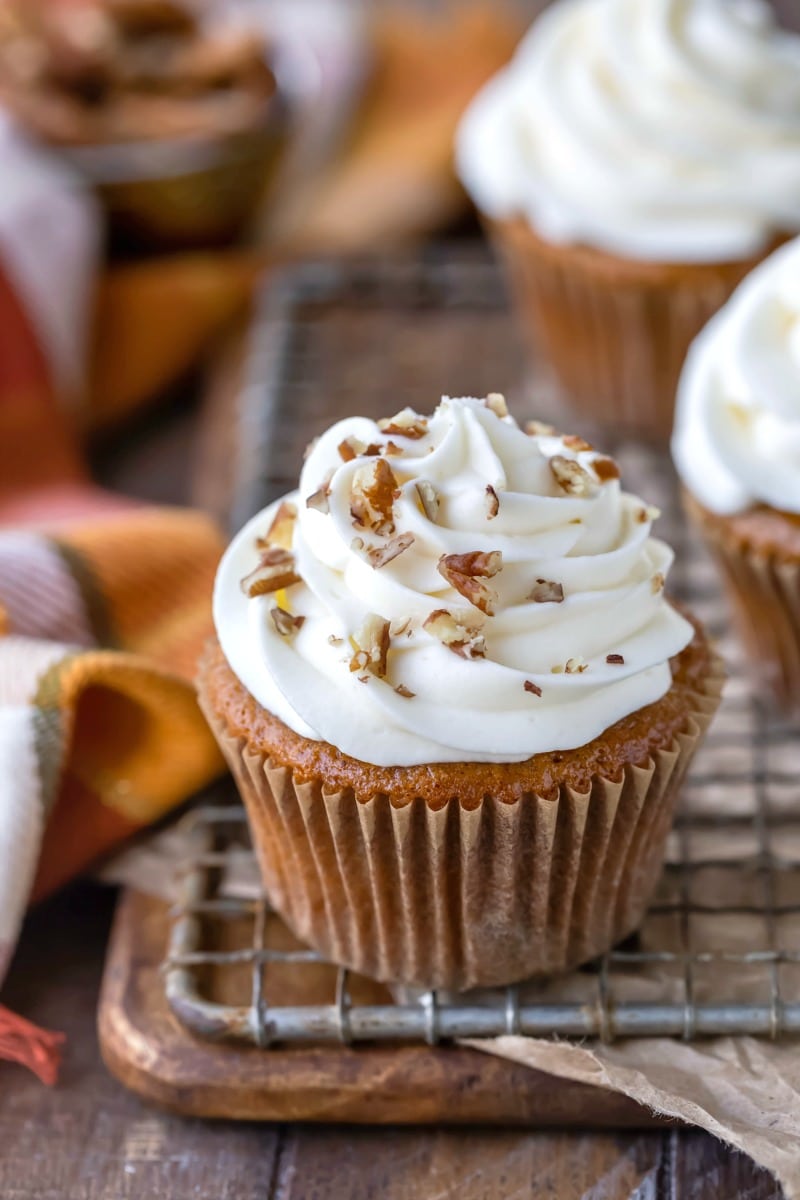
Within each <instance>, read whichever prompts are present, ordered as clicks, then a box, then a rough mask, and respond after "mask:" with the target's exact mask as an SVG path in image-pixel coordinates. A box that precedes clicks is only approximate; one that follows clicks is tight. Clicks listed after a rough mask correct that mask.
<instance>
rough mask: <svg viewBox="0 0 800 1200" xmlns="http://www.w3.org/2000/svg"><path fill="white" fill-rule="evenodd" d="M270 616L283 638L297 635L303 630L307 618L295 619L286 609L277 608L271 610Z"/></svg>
mask: <svg viewBox="0 0 800 1200" xmlns="http://www.w3.org/2000/svg"><path fill="white" fill-rule="evenodd" d="M269 615H270V616H271V617H272V623H273V625H274V626H275V628H276V629H277V631H278V633H279V634H280V635H281V636H282V637H291V635H292V634H293V633H297V631H298V629H300V628H301V626H302V624H303V622H304V621H305V617H293V616H292V614H291V613H290V612H287V611H286V609H285V608H281V607H280V606H276V607H275V608H271V609H270V610H269Z"/></svg>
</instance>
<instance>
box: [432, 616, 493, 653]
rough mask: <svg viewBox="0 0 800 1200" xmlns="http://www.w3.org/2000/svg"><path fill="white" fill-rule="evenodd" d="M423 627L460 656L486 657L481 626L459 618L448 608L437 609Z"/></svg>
mask: <svg viewBox="0 0 800 1200" xmlns="http://www.w3.org/2000/svg"><path fill="white" fill-rule="evenodd" d="M422 627H423V629H427V631H428V633H430V634H432V635H433V637H435V638H438V639H439V641H440V642H441V643H442V645H444V646H446V647H447V649H448V650H452V651H453V653H454V654H457V655H458V656H459V658H485V657H486V641H485V639H484V636H483V634H482V633H481V630H480V626H478V625H468V624H466V623H464V622H462V621H459V620H457V619H456V617H454V616H453V614H452V613H451V612H449V611H448V610H447V609H446V608H437V609H435V610H434V612H432V613H430V614H429V615H428V616H427V617H426V618H425V620H424V621H423V623H422Z"/></svg>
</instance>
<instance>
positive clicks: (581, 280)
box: [490, 220, 774, 442]
mask: <svg viewBox="0 0 800 1200" xmlns="http://www.w3.org/2000/svg"><path fill="white" fill-rule="evenodd" d="M490 230H491V233H492V236H493V240H494V241H495V242H496V244H497V247H498V250H499V252H500V255H501V257H502V258H503V260H504V261H505V263H506V267H507V271H508V275H509V280H510V283H511V288H512V291H513V293H514V295H515V297H516V300H517V305H518V308H519V311H520V315H521V317H522V326H523V333H524V334H525V335H526V336H527V337H528V339H529V340H530V341H531V342H532V343H533V349H534V353H535V354H536V355H539V354H541V355H542V356H543V357H544V358H545V359H546V360H547V362H548V363H549V365H550V367H551V369H552V371H553V374H554V376H555V377H556V380H557V382H558V384H559V386H560V390H561V391H562V393H563V395H564V397H565V399H566V400H567V401H568V403H569V404H570V406H571V407H572V409H573V410H574V412H575V414H576V416H578V417H580V418H582V419H584V420H586V421H588V422H593V423H597V424H600V425H607V426H611V427H613V428H615V429H617V430H620V431H623V432H627V433H633V434H638V435H639V436H641V437H645V438H647V439H649V440H653V441H659V442H665V441H666V440H667V439H668V438H669V435H670V433H671V430H672V422H673V413H674V405H675V393H676V389H677V385H678V378H679V376H680V371H681V368H682V366H683V363H684V359H685V358H686V353H687V351H688V349H689V345H690V344H691V342H692V341H693V339H694V338H695V336H696V335H697V334H698V333H699V332H700V330H701V329H702V328H703V326H704V325H705V324H706V323H707V321H708V320H709V319H710V318H711V317H712V316H713V315H714V313H715V312H717V310H718V309H719V308H721V307H722V305H723V304H724V303H725V301H726V300H727V299H728V298H729V296H730V295H731V293H732V292H733V290H734V288H735V287H736V286H737V284H738V283H739V282H740V281H741V280H742V279H743V278H744V276H745V275H746V274H747V273H748V271H750V270H752V268H753V267H754V266H756V265H757V263H758V262H760V261H761V258H762V257H764V255H759V256H758V257H757V258H753V259H749V260H747V261H742V262H732V263H686V264H659V263H648V262H641V263H639V262H635V261H632V260H627V259H622V258H617V257H615V256H613V255H610V254H604V253H603V252H601V251H597V250H593V249H591V248H589V247H585V246H562V245H554V244H551V243H548V242H546V241H544V240H542V239H541V238H539V237H538V236H537V235H536V234H535V233H534V232H533V231H532V230H531V229H530V227H529V226H528V225H527V223H526V222H524V221H522V220H511V221H501V222H497V223H495V224H493V225H491V226H490ZM773 248H774V246H771V247H770V248H769V249H770V250H771V249H773ZM768 252H769V251H765V252H764V254H766V253H768Z"/></svg>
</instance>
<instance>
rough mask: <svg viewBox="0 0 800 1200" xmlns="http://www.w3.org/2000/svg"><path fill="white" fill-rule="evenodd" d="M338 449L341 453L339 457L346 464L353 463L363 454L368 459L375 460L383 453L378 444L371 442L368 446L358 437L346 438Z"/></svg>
mask: <svg viewBox="0 0 800 1200" xmlns="http://www.w3.org/2000/svg"><path fill="white" fill-rule="evenodd" d="M336 448H337V450H338V451H339V457H340V458H341V459H342V460H343V461H344V462H352V461H353V459H354V458H358V457H359V456H360V455H362V454H363V455H365V456H366V457H368V458H374V457H375V455H376V454H380V452H381V448H380V446H379V445H378V444H377V442H370V444H369V445H368V446H367V445H365V444H364V442H362V441H360V440H359V438H357V437H349V438H345V439H344V441H343V442H339V445H338V446H337V447H336Z"/></svg>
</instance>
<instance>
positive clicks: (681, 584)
mask: <svg viewBox="0 0 800 1200" xmlns="http://www.w3.org/2000/svg"><path fill="white" fill-rule="evenodd" d="M508 380H511V381H512V384H508V383H507V381H508ZM512 385H513V386H512ZM515 388H516V392H515V390H514V389H515ZM444 390H449V391H450V392H451V394H463V393H465V392H471V393H472V394H478V395H481V394H485V392H487V391H490V390H505V391H506V393H507V394H508V395H509V398H510V401H511V405H512V409H513V410H514V411H515V412H517V413H518V414H519V415H520V416H521V417H527V416H534V415H536V416H544V417H545V418H547V417H551V418H552V417H555V419H556V420H557V421H558V422H559V424H560V425H561V426H562V427H564V425H565V424H566V423H567V421H568V419H566V418H563V414H559V413H558V411H557V409H556V408H555V407H554V406H555V405H556V400H555V397H554V393H553V391H552V389H550V388H549V387H548V386H547V383H546V381H544V380H541V379H536V378H531V377H530V376H526V374H525V370H524V367H523V362H522V358H521V355H520V352H519V347H518V345H517V342H516V337H515V334H514V331H513V326H512V324H511V322H510V321H509V319H508V315H507V310H506V301H505V298H504V294H503V289H502V286H501V284H500V281H499V279H498V277H497V275H496V273H495V269H494V268H493V267H492V265H491V264H490V263H488V262H486V261H485V260H481V259H477V258H474V257H468V258H466V259H456V260H454V259H452V258H451V257H449V256H448V257H439V256H437V255H433V256H432V257H427V258H425V259H423V260H408V261H404V262H402V263H399V264H398V263H394V264H381V263H373V264H368V265H361V266H356V267H351V268H348V269H344V268H339V267H335V266H330V267H323V268H315V269H311V270H305V271H303V272H301V273H299V274H297V275H294V276H291V277H288V278H287V279H285V280H284V281H283V282H282V283H281V284H280V285H279V287H278V289H277V290H276V291H273V292H272V293H271V294H270V295H269V296H268V297H266V298H265V302H264V308H263V311H262V315H261V317H260V319H259V322H258V323H257V326H256V336H255V338H254V347H253V351H252V354H251V361H250V371H249V378H248V383H247V387H246V389H245V392H244V395H243V412H242V439H241V441H242V447H243V451H242V460H241V463H240V469H241V475H240V488H239V496H238V505H237V512H236V513H235V516H234V522H235V523H236V524H238V523H239V522H240V521H241V520H243V519H245V518H246V517H247V516H249V515H250V514H251V513H252V512H253V511H255V510H256V509H257V508H258V507H260V506H261V505H262V504H263V503H265V502H266V501H267V500H269V499H271V498H272V497H273V496H275V495H277V494H279V493H280V492H281V491H283V490H286V489H287V488H288V487H290V486H292V482H293V480H294V478H296V475H297V470H298V465H299V462H300V457H301V452H302V447H303V446H304V445H305V443H306V442H307V441H308V440H309V439H310V438H311V437H312V436H313V435H314V434H316V433H318V432H320V431H321V429H323V428H324V427H325V426H327V425H328V424H330V422H331V421H332V420H333V419H335V418H336V416H338V415H343V414H345V413H349V412H353V411H361V412H366V413H368V414H374V415H378V414H386V413H388V412H392V411H396V410H397V409H399V408H400V407H402V406H403V405H404V404H406V403H411V404H414V405H415V406H416V407H419V408H422V409H425V408H430V407H431V406H432V404H433V403H434V402H435V400H436V397H437V394H438V393H439V392H440V391H444ZM581 432H584V430H581ZM597 444H598V445H600V446H603V448H608V449H609V450H610V451H612V452H613V453H614V454H615V456H616V457H617V459H618V460H619V462H620V464H621V467H622V474H623V480H624V482H625V485H626V487H628V489H629V490H632V491H637V492H638V493H639V494H640V495H642V496H643V497H644V498H646V499H647V500H648V501H649V502H653V503H655V504H657V505H658V506H659V507H660V508H661V509H662V514H663V515H662V519H661V520H660V522H659V524H658V528H657V532H658V533H659V534H660V535H661V536H662V537H664V538H665V540H667V541H669V542H670V543H671V544H672V545H673V547H674V548H675V550H676V562H675V566H674V567H673V569H672V572H671V574H670V577H669V587H670V591H671V592H672V594H673V595H676V596H677V597H678V598H679V599H681V600H683V601H685V602H686V603H687V604H689V605H690V607H691V608H692V609H693V611H694V612H695V613H696V614H697V615H698V616H699V617H700V618H701V620H702V621H703V622H704V623H705V625H706V627H707V629H708V630H709V632H710V633H711V635H712V636H713V637H714V638H715V639H716V641H717V645H718V647H719V649H720V650H721V652H722V653H723V655H724V656H725V659H726V663H727V666H728V671H729V679H728V683H727V685H726V689H725V698H724V700H723V704H722V707H721V709H720V712H719V714H718V716H717V718H716V720H715V722H714V724H713V726H712V728H711V731H710V733H709V735H708V737H707V738H706V741H705V742H704V744H703V747H702V749H701V750H700V752H699V753H698V755H697V758H696V759H695V762H694V764H693V768H692V770H691V772H690V775H689V777H688V780H687V783H686V785H685V788H684V794H683V801H682V809H681V812H680V814H679V816H678V819H677V821H676V825H675V829H674V831H673V834H672V835H671V838H670V842H669V846H668V852H667V863H666V866H665V870H664V874H663V877H662V879H661V881H660V884H659V888H658V891H657V894H656V897H655V900H654V903H653V905H652V907H651V909H650V911H649V913H648V915H647V917H646V919H645V921H644V923H643V925H642V928H641V930H640V931H639V933H638V934H637V935H636V936H635V937H634V938H632V939H629V940H628V941H627V942H626V943H624V944H622V945H620V946H618V947H616V948H615V949H613V950H612V951H611V952H609V953H608V954H606V955H604V956H603V957H602V958H600V959H598V960H597V961H596V962H594V963H591V964H589V965H588V966H587V967H585V968H583V969H581V970H579V971H576V972H574V973H572V974H571V975H568V976H565V977H562V978H560V979H556V980H550V981H535V980H534V981H530V982H528V983H524V984H519V985H516V986H513V987H508V988H502V989H497V990H495V991H492V990H484V991H481V992H476V993H467V994H463V995H452V994H442V993H436V992H412V991H404V990H402V989H399V990H398V989H396V990H395V991H394V992H393V993H391V992H389V991H388V990H387V989H386V988H385V987H383V986H381V985H377V984H374V983H371V982H370V981H367V980H364V979H362V978H360V977H358V976H355V975H353V974H352V973H351V972H349V971H347V970H343V969H341V968H337V967H335V966H333V965H332V964H326V963H325V962H324V960H322V959H321V958H320V957H319V955H317V954H316V953H315V952H313V951H312V950H310V949H308V948H307V947H305V946H303V945H302V944H301V943H299V942H297V941H296V940H295V939H294V938H293V937H292V935H291V934H290V933H289V931H288V930H287V929H286V927H285V925H283V923H282V922H281V920H280V918H279V917H277V916H276V915H275V914H274V913H273V912H272V911H271V909H270V907H269V904H268V903H267V901H266V899H265V897H264V896H263V895H262V894H261V891H260V886H259V882H258V875H257V871H256V869H255V860H254V857H253V854H252V849H251V847H250V843H249V838H248V833H247V824H246V820H245V816H244V812H243V810H242V809H241V808H240V807H238V806H231V807H206V808H201V809H198V810H195V811H194V812H193V813H191V814H190V815H189V817H188V822H189V825H190V843H191V846H192V853H191V856H190V860H189V862H188V863H187V864H186V871H185V874H184V876H183V880H182V884H181V898H180V900H179V902H178V904H177V905H176V906H175V908H174V910H173V915H172V925H171V932H170V940H169V949H168V955H167V958H166V961H165V964H164V971H165V984H166V991H167V996H168V1000H169V1003H170V1006H171V1008H172V1010H173V1012H174V1013H175V1014H176V1016H177V1017H178V1018H179V1020H181V1021H182V1022H183V1023H184V1024H185V1025H186V1026H187V1027H189V1028H190V1029H191V1030H192V1031H193V1032H194V1033H195V1034H197V1035H199V1036H203V1037H211V1038H215V1039H235V1040H240V1041H249V1042H252V1043H255V1044H256V1045H258V1046H261V1047H267V1046H269V1045H272V1044H274V1043H284V1044H285V1043H293V1042H300V1041H315V1042H324V1041H338V1042H343V1043H349V1042H361V1041H375V1040H386V1039H410V1040H417V1041H426V1042H429V1043H435V1042H438V1041H440V1040H442V1039H449V1038H464V1037H490V1036H497V1035H501V1034H507V1033H523V1034H529V1035H535V1036H560V1037H574V1038H585V1037H593V1038H600V1039H603V1040H611V1039H614V1038H620V1037H644V1036H671V1037H682V1038H685V1039H691V1038H695V1037H701V1036H707V1035H715V1034H752V1035H759V1036H766V1037H772V1038H776V1037H779V1036H781V1035H788V1034H796V1033H798V1032H800V729H798V727H797V726H796V725H795V724H792V723H791V722H789V721H786V720H784V719H782V718H781V717H779V716H778V715H776V714H775V713H774V712H772V711H770V709H769V708H768V706H767V705H766V703H765V702H763V701H762V700H761V699H760V698H759V696H758V695H757V694H756V693H755V692H754V690H753V689H752V687H751V684H750V681H749V680H748V678H747V675H746V673H745V670H744V664H743V662H742V659H741V656H740V652H739V649H738V646H737V643H736V641H735V639H734V638H733V636H732V635H731V633H730V631H729V626H728V620H727V612H726V610H725V606H724V603H723V600H722V597H721V595H720V592H719V589H718V585H717V578H716V575H715V571H714V568H713V565H712V563H711V562H710V561H709V560H708V558H707V557H706V555H705V553H704V551H703V549H702V547H701V546H700V545H699V543H698V542H697V541H696V540H695V538H694V537H693V535H692V533H691V532H690V530H689V529H688V528H687V526H686V524H685V522H684V520H683V517H682V515H681V511H680V505H679V500H678V494H677V488H676V484H675V479H674V475H673V473H672V468H671V466H670V464H669V461H668V459H667V457H666V456H665V455H664V454H662V453H659V452H657V451H653V450H649V449H646V448H643V447H641V446H638V445H634V444H613V440H611V441H610V440H609V438H608V437H605V438H602V437H598V438H597Z"/></svg>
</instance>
